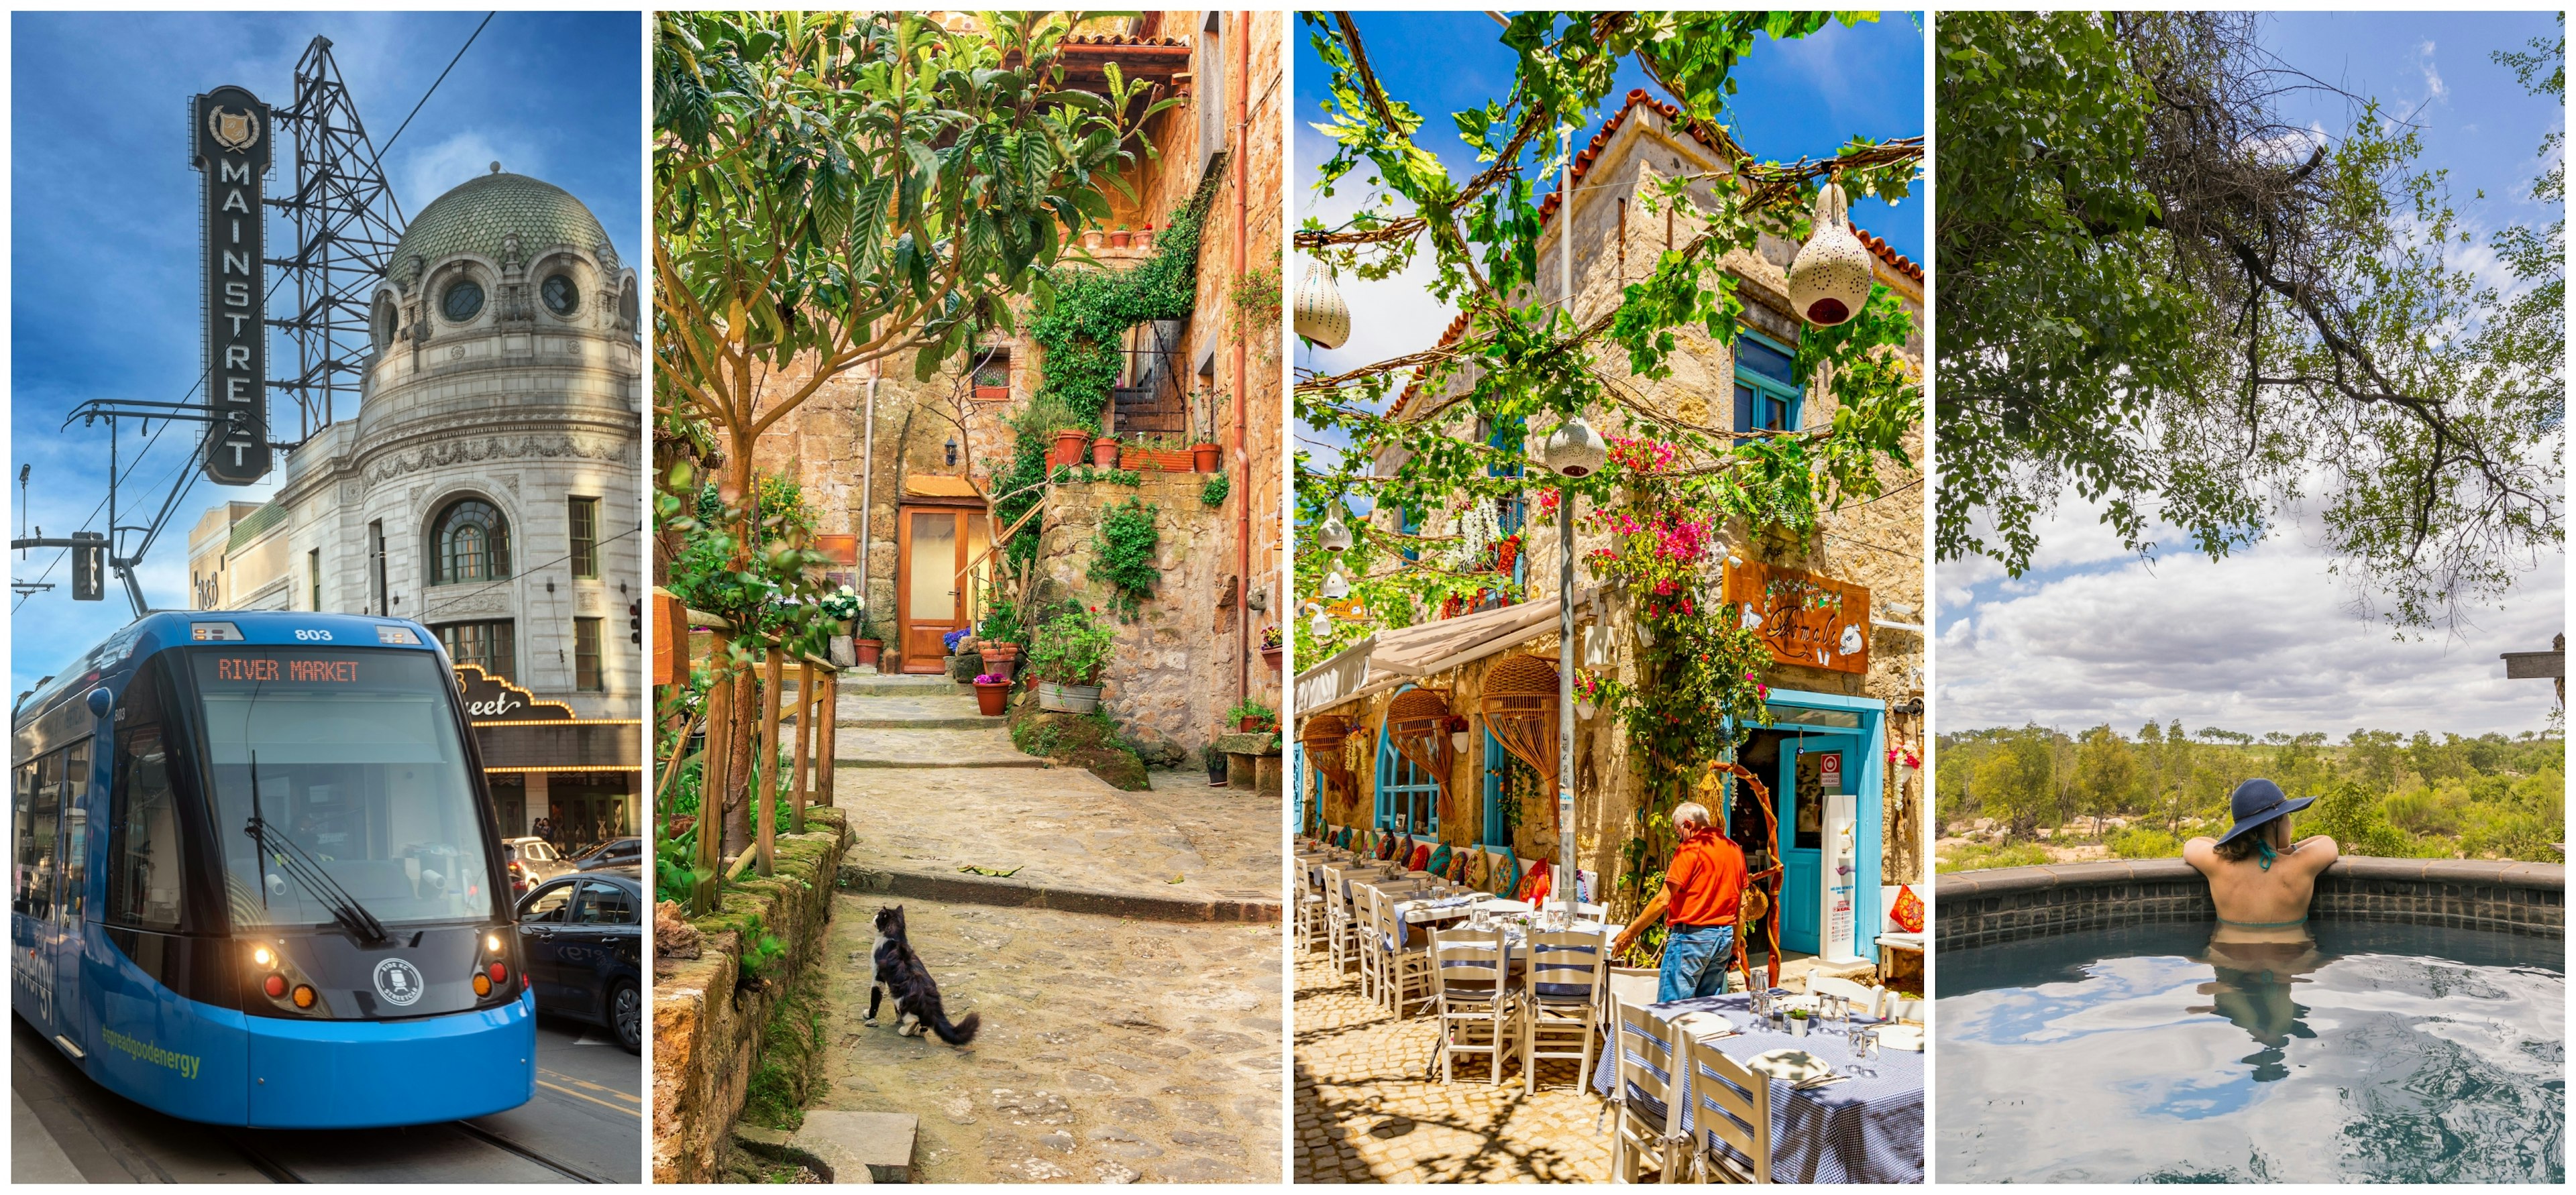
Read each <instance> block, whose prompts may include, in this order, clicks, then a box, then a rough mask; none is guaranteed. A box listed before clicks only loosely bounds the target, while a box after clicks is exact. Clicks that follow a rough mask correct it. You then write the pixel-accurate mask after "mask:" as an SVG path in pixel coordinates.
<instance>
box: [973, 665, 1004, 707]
mask: <svg viewBox="0 0 2576 1195" xmlns="http://www.w3.org/2000/svg"><path fill="white" fill-rule="evenodd" d="M1010 701H1011V678H1010V677H1008V676H997V675H995V674H993V673H990V672H987V673H984V674H983V675H981V676H978V677H976V678H975V709H976V711H977V712H979V713H981V714H983V715H984V716H985V717H987V718H998V717H1001V716H1002V710H1003V708H1004V707H1005V706H1008V705H1009V704H1010Z"/></svg>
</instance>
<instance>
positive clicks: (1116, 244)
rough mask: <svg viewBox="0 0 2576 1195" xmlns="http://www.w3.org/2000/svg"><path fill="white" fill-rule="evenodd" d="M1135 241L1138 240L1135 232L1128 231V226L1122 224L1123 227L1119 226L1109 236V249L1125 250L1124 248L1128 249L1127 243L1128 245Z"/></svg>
mask: <svg viewBox="0 0 2576 1195" xmlns="http://www.w3.org/2000/svg"><path fill="white" fill-rule="evenodd" d="M1135 239H1136V234H1135V233H1133V232H1130V231H1128V228H1127V226H1126V225H1124V224H1121V225H1119V226H1118V227H1117V228H1116V229H1115V230H1113V231H1111V232H1110V234H1109V247H1110V248H1112V249H1124V248H1126V247H1127V243H1128V242H1129V241H1132V240H1135Z"/></svg>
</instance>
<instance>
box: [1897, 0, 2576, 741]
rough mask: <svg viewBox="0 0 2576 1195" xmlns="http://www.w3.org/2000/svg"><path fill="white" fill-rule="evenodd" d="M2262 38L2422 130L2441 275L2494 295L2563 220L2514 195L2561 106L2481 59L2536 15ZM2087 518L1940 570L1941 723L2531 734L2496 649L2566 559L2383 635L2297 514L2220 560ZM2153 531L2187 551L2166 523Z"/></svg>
mask: <svg viewBox="0 0 2576 1195" xmlns="http://www.w3.org/2000/svg"><path fill="white" fill-rule="evenodd" d="M2262 36H2263V39H2264V42H2265V44H2266V45H2267V46H2269V47H2270V48H2271V49H2272V51H2273V52H2274V53H2275V54H2277V55H2279V56H2280V57H2281V58H2282V59H2284V60H2285V61H2286V62H2287V63H2288V64H2289V65H2291V66H2294V67H2297V68H2299V69H2300V70H2303V71H2305V72H2306V73H2308V74H2310V75H2312V76H2315V77H2316V78H2317V79H2319V80H2321V81H2323V82H2326V83H2329V84H2333V85H2335V86H2337V87H2339V88H2341V89H2343V90H2346V91H2350V92H2353V93H2357V94H2360V95H2364V96H2371V97H2376V98H2377V99H2378V100H2379V101H2380V103H2381V110H2382V112H2383V113H2386V114H2389V115H2392V116H2396V117H2400V118H2406V119H2410V120H2412V121H2413V122H2414V123H2416V124H2418V125H2419V126H2420V127H2421V128H2422V130H2423V143H2424V149H2425V153H2424V156H2423V159H2422V162H2423V163H2424V164H2426V165H2431V166H2438V167H2443V168H2446V169H2448V171H2449V172H2450V174H2449V185H2450V191H2451V199H2452V202H2453V204H2454V206H2455V208H2456V209H2457V210H2458V212H2459V213H2460V215H2461V216H2462V218H2463V221H2464V226H2465V227H2466V228H2467V229H2468V230H2469V231H2471V232H2473V233H2475V234H2477V237H2478V241H2479V243H2478V244H2476V245H2473V246H2469V247H2466V248H2464V249H2462V250H2460V251H2458V252H2457V253H2456V254H2455V257H2454V260H2455V262H2456V263H2457V264H2460V265H2463V266H2466V267H2468V268H2472V269H2475V270H2478V271H2479V272H2480V273H2482V274H2484V275H2486V276H2487V277H2488V278H2490V279H2491V280H2494V281H2496V282H2499V283H2502V282H2503V281H2504V280H2505V279H2506V277H2507V276H2506V275H2505V274H2504V273H2503V272H2502V271H2501V270H2500V269H2499V268H2497V266H2496V263H2495V260H2494V256H2493V253H2492V251H2491V250H2490V249H2489V248H2488V247H2487V245H2486V241H2487V239H2488V238H2489V237H2491V236H2492V234H2493V233H2494V232H2495V231H2496V230H2498V229H2501V228H2504V227H2507V226H2509V225H2513V224H2516V223H2528V224H2539V223H2544V222H2546V221H2548V220H2551V219H2554V218H2556V217H2557V215H2558V214H2559V211H2558V208H2557V207H2556V205H2554V204H2548V205H2544V204H2542V203H2539V202H2537V201H2535V200H2533V199H2532V198H2531V195H2530V189H2531V181H2532V179H2533V178H2534V177H2535V176H2536V175H2537V174H2538V173H2539V172H2540V170H2541V168H2542V165H2543V164H2542V162H2541V161H2540V159H2539V157H2538V156H2537V155H2538V151H2539V149H2540V144H2541V140H2542V138H2543V137H2544V136H2545V135H2547V134H2549V133H2551V132H2555V131H2558V130H2560V129H2562V128H2564V127H2565V121H2566V110H2565V106H2564V103H2563V101H2562V100H2561V99H2560V98H2558V97H2543V96H2533V95H2530V94H2528V93H2526V92H2525V91H2524V90H2523V89H2522V87H2521V86H2520V85H2519V84H2518V83H2517V82H2516V81H2515V79H2514V76H2513V74H2512V73H2511V72H2510V71H2508V70H2507V69H2506V68H2504V67H2502V66H2500V65H2497V64H2496V63H2495V62H2494V61H2492V59H2491V58H2490V57H2489V56H2490V54H2492V53H2493V52H2494V51H2497V50H2522V49H2524V48H2526V47H2525V43H2527V42H2528V41H2530V40H2531V39H2532V38H2535V37H2539V38H2548V39H2555V38H2556V37H2557V36H2558V26H2557V23H2556V22H2555V21H2554V20H2553V19H2552V18H2551V15H2550V14H2548V13H2545V12H2544V13H2466V12H2461V13H2440V14H2426V13H2382V12H2374V13H2284V14H2276V15H2271V16H2267V17H2266V18H2264V22H2263V26H2262ZM2287 110H2288V111H2289V113H2290V114H2291V115H2293V116H2294V117H2297V118H2301V119H2306V120H2312V121H2314V122H2316V124H2317V125H2319V126H2321V127H2322V128H2324V129H2325V130H2328V131H2334V130H2338V129H2340V128H2343V127H2348V125H2349V121H2350V118H2349V115H2348V113H2347V109H2346V101H2345V100H2344V99H2342V98H2341V97H2338V96H2329V95H2324V94H2307V95H2302V96H2298V97H2294V98H2293V99H2292V100H2291V101H2290V105H2289V107H2288V109H2287ZM1935 285H1936V286H1937V285H1938V282H1937V280H1936V282H1935ZM1935 451H1936V452H1937V451H1938V449H1937V446H1936V449H1935ZM2098 516H2099V512H2098V511H2097V510H2095V509H2094V508H2091V507H2089V506H2084V505H2081V504H2079V503H2075V502H2072V501H2070V502H2069V503H2068V504H2067V505H2066V506H2065V507H2063V508H2061V510H2060V511H2059V513H2058V517H2057V518H2056V520H2055V521H2054V522H2053V523H2050V524H2047V525H2045V526H2043V528H2042V530H2041V544H2042V547H2041V551H2040V553H2039V555H2038V558H2037V560H2036V565H2037V567H2035V568H2034V569H2033V570H2032V571H2031V572H2029V573H2027V574H2025V575H2024V576H2023V577H2021V578H2020V579H2018V580H2014V579H2008V578H2006V577H2005V576H2004V575H2003V570H2002V569H2001V568H2000V567H1999V566H1997V565H1995V564H1993V563H1992V562H1991V561H1986V560H1967V561H1944V562H1941V563H1940V564H1939V565H1938V566H1937V568H1936V571H1935V580H1936V582H1937V588H1938V590H1939V593H1940V601H1941V610H1940V625H1939V645H1938V647H1937V648H1936V649H1935V652H1934V657H1935V663H1934V668H1935V674H1934V675H1935V683H1936V686H1937V688H1936V698H1935V702H1934V707H1935V710H1936V714H1935V716H1936V718H1937V719H1938V723H1937V724H1938V726H1939V728H1940V729H1942V730H1944V731H1948V730H1960V729H1966V728H1970V727H1980V726H1993V725H2019V724H2021V723H2023V722H2027V721H2036V722H2039V723H2041V724H2043V725H2053V726H2056V727H2058V728H2060V729H2063V730H2067V731H2070V732H2071V731H2075V730H2078V729H2081V728H2083V727H2087V726H2092V725H2096V724H2098V723H2101V722H2104V721H2108V722H2110V723H2111V724H2112V725H2114V726H2116V727H2118V728H2119V729H2120V730H2121V731H2122V732H2123V733H2134V732H2135V731H2136V730H2137V728H2138V726H2139V724H2140V723H2142V722H2144V721H2145V720H2146V719H2147V718H2150V717H2153V718H2156V719H2158V720H2170V719H2173V718H2180V719H2182V720H2183V721H2184V723H2185V725H2187V726H2190V727H2193V728H2195V729H2196V728H2199V727H2203V726H2218V727H2223V728H2226V729H2231V730H2240V731H2246V732H2251V733H2261V732H2267V731H2273V730H2281V731H2292V732H2304V731H2324V732H2327V733H2329V734H2333V735H2335V736H2337V738H2338V739H2340V738H2341V736H2343V735H2345V734H2347V733H2349V732H2351V731H2352V730H2354V729H2355V728H2359V727H2368V728H2373V729H2396V730H2415V729H2426V730H2433V731H2457V732H2461V733H2482V732H2485V731H2489V730H2500V731H2506V732H2519V731H2522V730H2528V729H2540V728H2542V727H2544V726H2545V725H2546V723H2547V720H2548V715H2549V711H2550V708H2551V705H2552V701H2553V695H2552V693H2551V691H2550V687H2549V685H2548V683H2547V682H2545V681H2521V680H2518V681H2508V680H2506V679H2504V667H2503V664H2502V662H2501V661H2499V660H2498V659H2497V658H2496V657H2497V655H2498V653H2501V652H2506V651H2530V650H2545V649H2547V647H2548V646H2549V638H2550V636H2551V635H2552V634H2554V633H2556V632H2557V631H2558V630H2560V629H2561V626H2562V622H2563V617H2564V610H2565V607H2566V558H2565V556H2564V554H2561V553H2553V554H2549V555H2545V556H2542V557H2540V558H2538V559H2535V560H2531V561H2528V562H2527V563H2528V568H2527V570H2526V571H2525V573H2524V574H2523V577H2522V580H2521V581H2520V582H2519V584H2518V585H2517V587H2516V588H2515V589H2514V591H2513V592H2512V593H2511V594H2510V595H2509V597H2508V598H2507V599H2506V601H2505V602H2504V603H2503V605H2502V608H2500V609H2486V610H2481V611H2477V612H2474V613H2473V614H2472V615H2471V617H2469V618H2468V619H2466V620H2465V621H2464V622H2463V623H2462V625H2460V626H2459V627H2458V628H2456V630H2455V631H2454V632H2453V633H2450V634H2434V635H2430V636H2427V637H2425V638H2423V639H2421V640H2410V641H2399V640H2397V639H2395V638H2394V637H2393V636H2392V635H2391V634H2390V633H2389V632H2388V631H2387V630H2386V629H2384V627H2383V626H2382V624H2380V623H2379V622H2377V621H2376V620H2374V619H2372V618H2371V617H2369V616H2367V615H2366V614H2363V613H2361V612H2359V611H2358V610H2357V609H2356V608H2355V603H2354V600H2353V599H2354V594H2353V593H2352V591H2351V589H2350V588H2349V587H2348V586H2347V585H2346V583H2345V582H2344V581H2343V580H2342V579H2341V578H2340V577H2338V576H2336V575H2334V574H2333V573H2331V572H2330V571H2329V569H2330V568H2331V567H2332V566H2333V564H2334V561H2333V560H2332V559H2331V558H2330V557H2329V556H2327V555H2326V553H2324V552H2323V551H2322V550H2321V549H2320V547H2319V546H2318V545H2320V544H2321V543H2322V542H2323V535H2322V532H2321V530H2320V529H2319V527H2318V525H2317V523H2316V520H2315V519H2314V517H2313V516H2312V515H2310V514H2306V513H2303V512H2297V511H2292V512H2285V516H2284V517H2283V519H2282V520H2281V522H2280V525H2279V526H2278V527H2277V529H2276V530H2275V531H2274V533H2273V534H2272V535H2271V536H2270V537H2269V538H2268V539H2266V540H2265V541H2264V542H2263V543H2261V544H2259V545H2257V546H2256V547H2254V548H2253V549H2252V550H2251V551H2246V552H2241V553H2238V554H2236V555H2233V556H2230V557H2228V558H2227V559H2225V560H2219V561H2212V560H2210V559H2207V558H2205V557H2202V556H2198V555H2194V554H2191V553H2189V552H2187V551H2183V550H2180V549H2175V550H2173V551H2169V552H2167V553H2166V554H2165V555H2164V556H2163V558H2162V559H2161V560H2159V561H2156V562H2152V563H2149V562H2142V561H2140V560H2138V559H2137V558H2136V557H2135V556H2133V555H2131V554H2129V553H2126V552H2124V551H2122V550H2121V548H2120V545H2119V543H2118V541H2117V540H2116V539H2115V538H2113V537H2112V536H2111V535H2110V534H2109V533H2108V532H2107V531H2106V530H2105V529H2103V528H2102V527H2101V526H2100V524H2099V522H2098ZM2151 534H2152V535H2153V536H2154V538H2156V539H2158V540H2159V541H2161V542H2163V543H2167V544H2180V543H2183V542H2186V541H2185V540H2184V539H2183V537H2181V536H2180V535H2178V534H2175V533H2173V532H2172V531H2171V529H2169V528H2168V529H2157V530H2156V531H2152V532H2151Z"/></svg>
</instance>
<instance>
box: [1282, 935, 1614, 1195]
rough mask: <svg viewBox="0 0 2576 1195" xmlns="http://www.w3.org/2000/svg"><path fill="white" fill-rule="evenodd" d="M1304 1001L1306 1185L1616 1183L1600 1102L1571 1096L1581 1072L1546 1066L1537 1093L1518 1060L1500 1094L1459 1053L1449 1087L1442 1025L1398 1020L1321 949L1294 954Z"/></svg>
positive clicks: (1299, 1140)
mask: <svg viewBox="0 0 2576 1195" xmlns="http://www.w3.org/2000/svg"><path fill="white" fill-rule="evenodd" d="M1296 1001H1297V1004H1296V1017H1297V1039H1296V1083H1297V1099H1296V1136H1295V1139H1294V1141H1293V1142H1292V1144H1291V1147H1290V1154H1291V1157H1292V1159H1293V1161H1294V1164H1295V1172H1296V1180H1297V1181H1298V1182H1301V1183H1303V1182H1319V1183H1336V1182H1389V1183H1430V1182H1487V1183H1493V1182H1590V1183H1597V1182H1607V1181H1609V1178H1610V1137H1609V1127H1608V1122H1607V1121H1606V1120H1604V1119H1603V1118H1602V1115H1601V1109H1602V1108H1603V1106H1604V1105H1603V1104H1602V1102H1601V1101H1600V1100H1598V1099H1595V1098H1593V1097H1592V1096H1589V1095H1586V1094H1583V1093H1582V1092H1579V1091H1577V1090H1575V1087H1574V1084H1575V1073H1574V1072H1575V1069H1576V1064H1575V1063H1573V1062H1559V1061H1553V1060H1551V1061H1546V1062H1542V1063H1540V1064H1539V1072H1538V1074H1539V1082H1540V1086H1539V1089H1538V1091H1537V1092H1536V1093H1535V1094H1531V1095H1523V1094H1522V1093H1521V1070H1520V1064H1519V1063H1518V1062H1517V1061H1514V1062H1509V1063H1506V1064H1505V1065H1504V1067H1503V1082H1502V1084H1501V1085H1500V1086H1496V1085H1494V1084H1490V1083H1488V1082H1486V1081H1485V1074H1486V1071H1485V1067H1486V1063H1485V1060H1484V1059H1483V1058H1481V1057H1472V1056H1464V1055H1462V1056H1461V1057H1460V1058H1459V1059H1458V1060H1457V1061H1456V1062H1455V1063H1454V1064H1453V1069H1454V1073H1455V1076H1456V1078H1455V1080H1454V1081H1453V1082H1449V1083H1441V1082H1439V1081H1438V1075H1439V1071H1438V1070H1437V1069H1436V1066H1437V1060H1436V1058H1435V1057H1434V1055H1433V1053H1432V1047H1433V1045H1434V1044H1435V1043H1436V1041H1437V1040H1438V1032H1437V1025H1438V1020H1437V1018H1435V1017H1433V1016H1430V1015H1429V1014H1423V1015H1417V1016H1415V1017H1412V1018H1410V1019H1408V1020H1403V1021H1398V1020H1395V1019H1394V1018H1392V1017H1390V1016H1389V1015H1388V1014H1387V1012H1386V1010H1385V1009H1383V1008H1381V1007H1378V1006H1375V1005H1372V1004H1370V1003H1369V1002H1368V1001H1366V1000H1363V999H1361V998H1360V988H1359V972H1358V971H1357V970H1351V971H1345V972H1343V973H1341V974H1339V975H1335V974H1334V972H1333V967H1332V964H1331V963H1330V962H1329V961H1327V959H1326V958H1325V956H1324V954H1323V952H1321V951H1305V950H1300V951H1298V952H1297V991H1296ZM1426 1065H1428V1066H1430V1067H1431V1068H1432V1069H1429V1070H1426Z"/></svg>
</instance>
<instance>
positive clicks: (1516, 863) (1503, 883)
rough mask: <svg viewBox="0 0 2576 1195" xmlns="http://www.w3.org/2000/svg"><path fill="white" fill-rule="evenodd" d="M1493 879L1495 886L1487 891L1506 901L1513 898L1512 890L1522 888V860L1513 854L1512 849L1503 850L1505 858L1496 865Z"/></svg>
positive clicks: (1505, 848)
mask: <svg viewBox="0 0 2576 1195" xmlns="http://www.w3.org/2000/svg"><path fill="white" fill-rule="evenodd" d="M1492 879H1493V884H1492V885H1491V886H1490V887H1487V888H1486V889H1485V890H1486V891H1488V892H1491V893H1493V894H1494V895H1496V896H1499V897H1502V898H1504V899H1506V900H1508V899H1510V898H1511V895H1512V889H1514V888H1517V887H1520V882H1521V860H1520V856H1518V855H1515V854H1513V853H1512V848H1510V847H1504V848H1503V857H1502V858H1501V859H1500V860H1497V861H1496V862H1495V864H1494V870H1493V873H1492Z"/></svg>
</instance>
